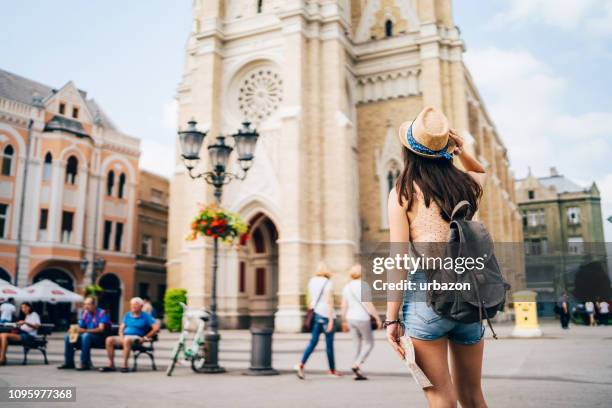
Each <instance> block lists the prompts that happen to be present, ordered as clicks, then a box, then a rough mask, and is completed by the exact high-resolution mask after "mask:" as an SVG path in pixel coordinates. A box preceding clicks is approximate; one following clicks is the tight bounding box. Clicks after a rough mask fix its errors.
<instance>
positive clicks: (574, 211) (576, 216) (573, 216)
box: [567, 207, 580, 225]
mask: <svg viewBox="0 0 612 408" xmlns="http://www.w3.org/2000/svg"><path fill="white" fill-rule="evenodd" d="M567 222H568V223H569V224H570V225H578V224H580V208H579V207H570V208H568V209H567Z"/></svg>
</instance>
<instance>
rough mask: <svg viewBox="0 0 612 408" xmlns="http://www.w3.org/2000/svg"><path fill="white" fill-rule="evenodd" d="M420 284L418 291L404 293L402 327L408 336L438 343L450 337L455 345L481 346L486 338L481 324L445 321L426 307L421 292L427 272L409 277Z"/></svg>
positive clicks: (423, 293)
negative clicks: (421, 284)
mask: <svg viewBox="0 0 612 408" xmlns="http://www.w3.org/2000/svg"><path fill="white" fill-rule="evenodd" d="M410 281H411V282H415V283H416V284H417V290H406V291H404V305H403V308H402V316H403V325H404V329H405V330H406V334H407V335H408V336H410V337H413V338H415V339H419V340H437V339H440V338H442V337H448V339H449V340H450V341H452V342H453V343H458V344H464V345H470V344H476V343H478V342H479V341H480V340H481V339H482V337H483V335H484V326H483V325H482V324H481V323H480V322H476V323H460V322H455V321H453V320H449V319H446V318H444V317H442V316H440V315H438V314H436V312H434V311H433V309H432V308H431V307H430V306H428V305H427V302H426V292H425V291H420V290H418V285H419V283H421V282H427V276H426V274H425V272H424V271H417V272H416V273H414V274H413V275H412V276H411V277H410Z"/></svg>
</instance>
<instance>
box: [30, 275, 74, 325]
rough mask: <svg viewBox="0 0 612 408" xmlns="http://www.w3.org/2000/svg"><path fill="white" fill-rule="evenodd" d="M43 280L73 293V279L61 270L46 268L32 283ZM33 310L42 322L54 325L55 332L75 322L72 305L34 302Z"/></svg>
mask: <svg viewBox="0 0 612 408" xmlns="http://www.w3.org/2000/svg"><path fill="white" fill-rule="evenodd" d="M43 279H48V280H50V281H52V282H55V283H57V284H58V285H60V286H61V287H62V288H64V289H67V290H69V291H71V292H74V278H73V277H72V276H71V275H70V274H69V273H68V272H66V271H64V270H63V269H58V268H47V269H43V270H42V271H40V272H39V273H38V274H36V276H34V279H32V283H36V282H40V281H41V280H43ZM33 306H34V309H35V310H36V311H37V312H38V314H39V315H40V316H41V318H42V320H43V322H48V323H53V324H55V329H56V330H66V329H67V328H68V326H69V325H70V323H71V322H72V321H73V320H75V316H73V313H72V303H63V302H62V303H55V304H53V303H48V302H44V303H43V302H35V304H34V305H33Z"/></svg>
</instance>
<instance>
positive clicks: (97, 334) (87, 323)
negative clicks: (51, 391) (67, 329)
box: [57, 296, 111, 371]
mask: <svg viewBox="0 0 612 408" xmlns="http://www.w3.org/2000/svg"><path fill="white" fill-rule="evenodd" d="M110 325H111V321H110V318H109V317H108V314H107V313H106V312H105V311H104V310H103V309H100V308H98V307H96V300H95V298H93V297H91V296H88V297H86V298H85V301H84V302H83V313H82V314H81V318H80V319H79V329H78V330H79V335H78V337H77V340H76V342H75V343H72V342H71V341H70V333H68V334H66V336H65V337H64V364H62V365H61V366H59V367H57V368H58V369H59V370H64V369H72V368H75V366H74V350H75V349H81V367H79V368H77V371H85V370H91V367H92V364H91V348H92V347H102V346H104V334H105V333H104V332H105V330H107V329H110Z"/></svg>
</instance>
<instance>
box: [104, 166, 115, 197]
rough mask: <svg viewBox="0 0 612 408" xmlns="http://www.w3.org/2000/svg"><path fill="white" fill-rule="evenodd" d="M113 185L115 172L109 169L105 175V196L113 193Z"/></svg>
mask: <svg viewBox="0 0 612 408" xmlns="http://www.w3.org/2000/svg"><path fill="white" fill-rule="evenodd" d="M114 185H115V172H114V171H112V170H111V171H109V172H108V176H106V195H107V196H109V197H110V196H112V195H113V187H114Z"/></svg>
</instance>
